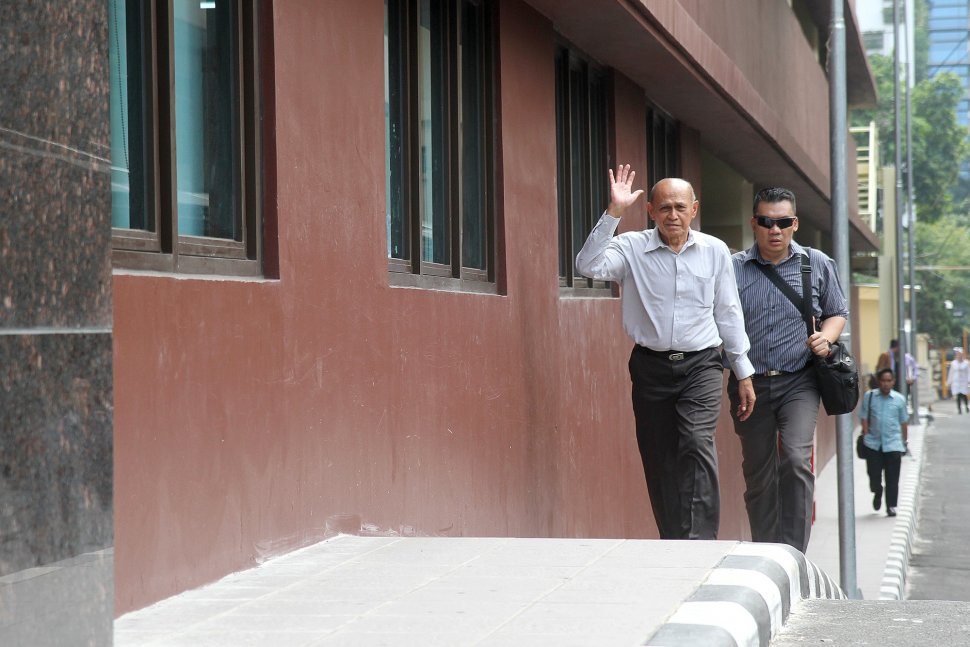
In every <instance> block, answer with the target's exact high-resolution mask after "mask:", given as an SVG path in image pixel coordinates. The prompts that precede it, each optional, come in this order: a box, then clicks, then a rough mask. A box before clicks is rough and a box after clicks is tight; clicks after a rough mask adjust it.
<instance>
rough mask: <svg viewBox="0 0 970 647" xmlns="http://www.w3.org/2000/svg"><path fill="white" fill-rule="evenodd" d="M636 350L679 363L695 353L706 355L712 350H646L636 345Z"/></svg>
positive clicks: (644, 347)
mask: <svg viewBox="0 0 970 647" xmlns="http://www.w3.org/2000/svg"><path fill="white" fill-rule="evenodd" d="M637 350H638V351H640V352H641V353H646V354H647V355H653V356H654V357H662V358H664V359H665V360H667V361H670V362H679V361H681V360H684V359H687V358H688V357H692V356H693V355H696V354H697V353H706V352H708V351H711V350H715V349H713V348H705V349H704V350H654V349H652V348H647V347H646V346H641V345H639V344H637Z"/></svg>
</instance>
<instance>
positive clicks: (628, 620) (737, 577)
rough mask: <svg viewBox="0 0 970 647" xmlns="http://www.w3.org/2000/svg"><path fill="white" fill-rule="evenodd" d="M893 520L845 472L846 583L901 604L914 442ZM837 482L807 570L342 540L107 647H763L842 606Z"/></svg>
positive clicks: (213, 591) (417, 541) (547, 543)
mask: <svg viewBox="0 0 970 647" xmlns="http://www.w3.org/2000/svg"><path fill="white" fill-rule="evenodd" d="M910 451H911V455H910V456H908V457H905V458H904V459H903V471H902V476H901V486H900V500H899V506H898V516H897V517H896V518H895V519H893V518H889V517H886V515H885V508H883V510H882V511H880V512H878V513H876V512H874V511H873V510H872V495H871V494H870V493H869V488H868V480H867V477H866V474H865V465H864V463H863V462H862V461H860V460H858V459H855V460H854V461H853V468H854V469H853V472H854V483H855V507H856V509H855V519H856V553H857V556H858V559H857V583H858V587H859V588H860V589H861V593H862V595H863V596H864V597H866V598H868V599H876V598H882V599H887V598H888V599H898V598H900V597H901V593H902V591H903V589H904V586H905V579H904V578H905V566H906V561H907V560H908V556H909V542H910V537H911V536H912V534H913V531H914V528H913V520H914V519H915V517H916V515H915V512H916V511H915V510H913V505H914V502H915V501H916V500H917V497H916V489H917V487H918V478H919V467H920V465H921V451H922V428H921V427H913V428H912V429H911V430H910ZM838 580H839V531H838V499H837V468H836V461H835V460H834V459H833V460H832V461H830V463H829V465H827V466H826V467H825V469H824V470H823V471H822V473H821V474H820V475H819V477H818V480H817V489H816V522H815V525H814V528H813V531H812V539H811V542H810V544H809V549H808V557H807V559H806V556H805V555H802V554H801V553H799V552H798V551H796V550H794V549H792V548H790V547H787V546H782V545H777V544H754V543H748V542H735V541H717V542H677V541H650V540H618V539H541V538H537V539H516V538H446V537H439V538H431V537H426V538H417V537H412V538H401V537H358V536H351V535H340V536H337V537H335V538H333V539H330V540H327V541H324V542H321V543H319V544H316V545H314V546H310V547H308V548H305V549H303V550H299V551H296V552H293V553H290V554H288V555H284V556H282V557H279V558H276V559H273V560H270V561H268V562H266V563H265V564H263V565H261V566H259V567H257V568H254V569H251V570H248V571H244V572H241V573H236V574H233V575H230V576H229V577H226V578H224V579H222V580H220V581H219V582H216V583H214V584H211V585H209V586H206V587H203V588H200V589H196V590H193V591H188V592H186V593H183V594H181V595H178V596H175V597H173V598H170V599H168V600H164V601H162V602H160V603H158V604H156V605H153V606H151V607H148V608H146V609H142V610H139V611H136V612H133V613H129V614H127V615H125V616H123V617H121V618H119V619H118V620H117V621H116V622H115V636H114V637H115V645H116V646H117V647H129V646H136V645H137V646H139V647H141V646H143V645H147V646H154V647H160V646H173V647H174V646H182V645H185V646H188V645H192V646H193V647H198V646H213V647H215V646H218V647H222V646H225V647H229V646H233V647H237V646H239V645H267V646H274V647H275V646H276V645H287V646H294V647H295V646H302V645H306V646H313V645H319V646H335V645H354V646H368V645H395V646H399V645H481V646H485V645H512V646H516V645H523V646H524V645H530V646H531V645H550V646H551V645H556V647H564V646H567V645H634V644H640V645H644V644H646V645H664V646H666V647H694V646H696V645H705V646H706V647H718V646H722V645H723V646H725V647H735V646H748V645H750V646H759V645H760V646H761V647H766V646H767V645H768V643H769V642H770V640H771V637H772V636H773V635H775V633H776V632H777V631H778V629H779V628H780V627H781V626H782V625H783V624H784V622H785V621H786V619H787V617H788V614H789V612H790V611H791V609H792V608H793V607H794V606H795V605H797V604H799V602H800V601H801V600H804V599H831V598H841V597H843V593H842V591H841V589H840V588H839V587H838V586H837V584H836V583H837V582H838Z"/></svg>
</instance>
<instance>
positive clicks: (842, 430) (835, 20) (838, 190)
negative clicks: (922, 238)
mask: <svg viewBox="0 0 970 647" xmlns="http://www.w3.org/2000/svg"><path fill="white" fill-rule="evenodd" d="M844 1H845V0H832V25H831V30H830V35H829V39H830V40H829V45H830V48H829V49H830V52H831V55H830V57H829V128H830V129H831V130H830V133H829V138H830V146H829V148H830V150H829V156H830V159H831V173H832V180H831V181H832V186H831V189H832V251H833V254H834V256H835V265H836V267H838V270H839V282H840V283H841V284H842V285H843V286H845V288H846V290H847V291H850V290H851V280H852V275H851V273H850V272H849V207H848V205H849V201H848V195H849V192H848V174H847V173H846V160H845V158H846V150H847V139H848V132H849V127H848V118H847V114H846V113H847V112H848V107H847V106H848V93H847V91H846V72H845V16H844V14H843V7H844V4H843V3H844ZM894 1H895V0H894ZM842 337H843V341H845V342H846V343H848V342H849V340H850V339H851V338H852V325H851V322H850V321H846V322H845V328H844V329H843V330H842ZM835 432H836V437H835V439H836V465H837V467H838V495H839V576H840V577H839V579H840V582H839V583H840V584H841V585H842V590H844V591H845V592H846V593H847V594H848V596H849V597H850V598H853V599H859V598H861V597H862V594H861V592H860V591H859V585H858V581H857V579H856V542H855V487H854V483H855V478H854V476H853V473H852V470H853V465H852V463H853V458H852V414H851V413H847V414H845V415H842V416H837V417H836V421H835Z"/></svg>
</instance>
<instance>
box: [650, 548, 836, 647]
mask: <svg viewBox="0 0 970 647" xmlns="http://www.w3.org/2000/svg"><path fill="white" fill-rule="evenodd" d="M806 598H814V599H839V600H842V599H846V595H845V593H844V592H843V591H842V589H841V588H840V587H839V586H838V584H836V583H835V582H834V581H833V580H832V578H830V577H829V576H828V575H826V574H825V573H824V572H823V571H822V570H821V569H819V568H818V567H817V566H816V565H815V564H813V563H812V562H811V561H809V560H808V559H806V557H805V555H803V554H802V553H801V552H799V551H797V550H795V549H794V548H792V547H790V546H786V545H784V544H760V543H747V542H743V543H739V544H737V545H736V546H735V547H734V549H732V550H731V552H730V553H729V554H728V555H726V556H725V557H724V559H723V560H721V562H720V563H719V564H718V565H717V566H716V567H715V568H714V569H713V570H712V571H711V573H710V574H709V575H708V576H707V579H705V580H704V582H702V583H701V585H700V586H699V587H698V588H697V590H696V591H695V592H694V593H693V594H692V595H691V596H690V597H689V598H687V600H685V601H684V602H683V603H682V604H681V605H680V607H679V608H678V609H677V611H676V612H674V614H673V615H672V616H670V618H668V619H667V621H666V622H665V623H664V624H663V625H661V626H660V628H659V629H658V630H657V631H656V632H655V633H654V634H653V636H652V637H651V638H650V639H649V640H648V641H647V642H646V643H644V644H645V645H653V646H655V647H661V646H663V647H696V646H697V645H705V646H709V647H722V646H723V647H768V645H769V643H770V642H771V639H772V637H773V636H774V635H775V634H776V633H777V632H778V630H779V629H781V627H782V626H784V624H785V621H786V620H787V619H788V615H789V614H790V613H791V610H792V608H793V607H794V606H795V605H797V604H798V603H799V602H800V601H801V600H803V599H806Z"/></svg>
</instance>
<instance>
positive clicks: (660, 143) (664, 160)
mask: <svg viewBox="0 0 970 647" xmlns="http://www.w3.org/2000/svg"><path fill="white" fill-rule="evenodd" d="M665 177H680V140H679V133H678V132H677V122H676V121H674V120H673V119H671V118H670V117H668V116H667V115H666V114H664V113H663V112H661V111H660V110H657V109H656V108H650V109H648V110H647V186H648V187H652V186H653V185H654V184H656V183H657V182H659V181H660V180H662V179H664V178H665Z"/></svg>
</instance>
